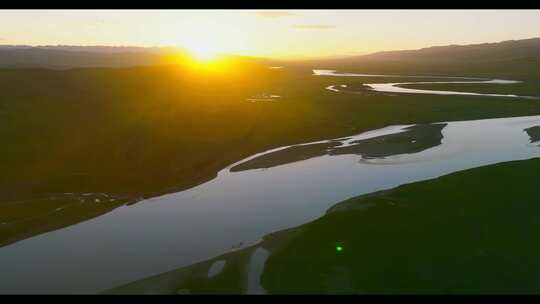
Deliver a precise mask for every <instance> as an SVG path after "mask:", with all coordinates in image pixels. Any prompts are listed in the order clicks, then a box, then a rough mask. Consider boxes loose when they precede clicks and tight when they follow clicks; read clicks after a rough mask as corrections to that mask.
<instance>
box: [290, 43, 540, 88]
mask: <svg viewBox="0 0 540 304" xmlns="http://www.w3.org/2000/svg"><path fill="white" fill-rule="evenodd" d="M300 64H303V65H309V66H316V67H318V68H332V69H348V70H351V69H354V70H361V71H362V72H365V73H373V72H377V73H381V72H384V73H409V74H411V73H413V74H447V75H453V74H455V75H470V76H472V75H480V76H482V75H485V76H490V77H505V76H511V77H517V78H527V79H530V78H537V79H539V80H540V38H531V39H522V40H509V41H502V42H496V43H481V44H470V45H447V46H433V47H427V48H422V49H417V50H401V51H385V52H377V53H373V54H368V55H359V56H349V57H344V58H337V59H317V60H306V61H303V62H301V63H300Z"/></svg>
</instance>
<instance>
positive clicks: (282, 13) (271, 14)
mask: <svg viewBox="0 0 540 304" xmlns="http://www.w3.org/2000/svg"><path fill="white" fill-rule="evenodd" d="M255 14H256V15H257V16H259V17H265V18H279V17H290V16H296V14H294V13H290V12H286V11H258V12H255Z"/></svg>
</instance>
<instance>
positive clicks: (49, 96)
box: [0, 61, 540, 245]
mask: <svg viewBox="0 0 540 304" xmlns="http://www.w3.org/2000/svg"><path fill="white" fill-rule="evenodd" d="M227 64H228V65H227V66H226V68H223V69H218V70H210V69H205V68H201V67H193V66H187V65H163V66H150V67H134V68H119V69H113V68H86V69H71V70H65V71H53V70H45V69H4V70H0V89H1V90H2V92H3V94H2V96H0V118H1V119H2V122H3V127H2V128H1V129H0V136H1V137H2V139H3V140H4V142H5V143H7V144H6V145H5V146H4V148H3V150H2V152H1V153H0V160H1V161H2V163H3V174H2V176H1V177H0V192H1V193H2V195H1V197H0V208H2V211H3V212H2V215H1V218H0V220H1V222H2V223H5V224H3V227H2V230H1V233H0V244H2V245H5V244H8V243H11V242H14V241H17V240H20V239H23V238H26V237H28V236H31V235H35V234H39V233H43V232H46V231H49V230H52V229H57V228H61V227H64V226H67V225H71V224H74V223H76V222H79V221H82V220H85V219H88V218H91V217H94V216H97V215H99V214H102V213H104V212H107V211H109V210H112V209H113V208H115V207H117V206H119V205H121V204H124V203H125V202H135V201H138V200H140V198H143V197H151V196H155V195H159V194H162V193H168V192H173V191H176V190H181V189H186V188H189V187H192V186H194V185H196V184H199V183H202V182H204V181H207V180H209V179H211V178H213V177H214V176H215V175H216V173H217V172H218V171H219V170H220V169H222V168H224V167H225V166H227V165H229V164H231V163H233V162H235V161H238V160H240V159H242V158H244V157H247V156H249V155H252V154H254V153H257V152H261V151H264V150H266V149H270V148H276V147H279V146H283V145H292V144H298V143H303V142H309V141H314V140H321V139H328V138H334V137H343V136H348V135H353V134H356V133H359V132H362V131H366V130H370V129H375V128H380V127H384V126H386V125H391V124H410V123H430V122H438V121H451V120H467V119H480V118H492V117H505V116H522V115H537V114H540V103H538V102H537V101H531V100H522V101H519V102H516V101H515V100H512V99H504V98H500V99H493V98H483V97H464V96H461V97H456V96H417V95H399V96H388V95H385V94H369V95H360V94H347V93H336V92H331V91H328V90H325V89H324V88H325V87H326V86H328V85H331V84H350V85H351V86H355V85H356V86H358V85H361V83H362V82H385V81H392V82H395V81H401V80H404V79H407V78H403V79H396V78H366V79H358V78H333V77H314V76H312V75H311V69H308V68H304V67H290V68H285V69H280V70H273V69H268V68H267V67H266V66H261V65H258V64H251V63H249V62H245V61H239V62H236V61H235V62H230V63H227ZM409 80H410V79H409ZM418 80H421V79H418ZM406 81H407V80H406ZM260 93H269V94H277V95H280V96H282V97H281V98H280V99H279V100H278V101H275V102H255V103H253V102H247V101H246V99H247V98H249V97H251V96H253V95H256V94H260ZM515 93H516V94H519V93H521V92H515ZM65 193H76V194H81V195H82V194H84V193H106V194H107V195H109V196H111V197H117V198H118V199H117V200H115V201H110V202H108V203H106V204H101V205H100V204H92V203H88V204H84V207H81V206H79V205H78V204H79V203H78V202H73V201H71V198H69V200H68V199H66V200H64V201H62V200H61V199H60V201H59V200H58V199H48V198H51V197H56V198H58V197H62V195H64V194H65ZM37 200H39V201H40V202H41V203H40V210H41V211H40V212H37V213H36V210H33V211H31V212H30V211H29V209H28V208H24V204H13V202H20V201H25V202H27V203H28V204H32V202H33V201H37ZM65 204H72V206H77V207H76V208H75V209H69V210H76V214H77V215H76V216H74V215H73V214H72V213H69V212H66V211H62V210H63V209H62V210H60V211H57V208H58V206H59V205H65ZM8 206H9V207H8ZM16 206H19V207H20V208H19V207H16ZM15 223H17V224H15Z"/></svg>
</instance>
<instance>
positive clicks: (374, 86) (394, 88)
mask: <svg viewBox="0 0 540 304" xmlns="http://www.w3.org/2000/svg"><path fill="white" fill-rule="evenodd" d="M313 75H315V76H334V77H336V76H339V77H400V78H432V77H433V78H448V79H468V80H452V81H417V82H394V83H366V84H365V85H366V86H368V87H369V88H370V89H371V90H373V91H376V92H384V93H406V94H433V95H468V96H487V97H511V98H526V99H540V97H537V96H523V95H514V94H485V93H473V92H458V91H440V90H418V89H409V88H403V87H401V86H402V85H408V84H515V83H520V82H521V81H517V80H504V79H484V78H474V77H472V78H471V77H450V76H411V75H380V74H354V73H338V72H336V71H335V70H313ZM341 88H343V85H331V86H328V87H327V88H326V89H328V90H330V91H334V92H341V91H342V89H341Z"/></svg>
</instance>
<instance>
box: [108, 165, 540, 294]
mask: <svg viewBox="0 0 540 304" xmlns="http://www.w3.org/2000/svg"><path fill="white" fill-rule="evenodd" d="M539 170H540V159H531V160H526V161H514V162H508V163H501V164H497V165H490V166H486V167H481V168H475V169H471V170H466V171H461V172H457V173H453V174H450V175H446V176H443V177H440V178H436V179H433V180H428V181H423V182H416V183H412V184H407V185H403V186H400V187H397V188H394V189H391V190H387V191H381V192H376V193H372V194H368V195H363V196H360V197H356V198H352V199H350V200H347V201H344V202H341V203H339V204H337V205H335V206H334V207H332V208H331V209H330V210H328V212H327V214H326V215H324V216H323V217H321V218H319V219H317V220H315V221H313V222H311V223H308V224H305V225H302V226H299V227H296V228H293V229H289V230H285V231H281V232H277V233H274V234H270V235H268V236H266V237H265V238H264V240H263V241H262V242H261V243H259V244H257V245H254V246H252V247H249V248H246V249H244V250H241V251H237V252H231V253H228V254H225V255H222V256H219V257H216V258H214V259H211V260H209V261H205V262H201V263H198V264H195V265H192V266H188V267H185V268H181V269H178V270H174V271H171V272H168V273H164V274H161V275H158V276H154V277H151V278H147V279H144V280H140V281H137V282H134V283H131V284H127V285H125V286H122V287H119V288H116V289H113V290H111V291H109V292H111V293H242V292H245V291H246V286H247V285H248V283H247V282H248V279H249V278H248V273H249V268H250V267H251V266H249V260H250V256H251V255H252V254H253V252H254V251H255V250H256V249H257V248H265V249H266V250H268V251H269V252H270V256H269V258H268V259H267V260H266V261H265V264H264V271H263V273H262V276H261V278H260V279H261V285H262V287H263V288H264V289H265V290H266V291H267V292H268V293H277V294H282V293H295V294H296V293H315V294H318V293H330V294H334V293H362V294H363V293H368V294H395V293H435V294H468V293H471V294H483V293H490V294H508V293H513V294H523V293H534V294H536V293H540V289H539V288H538V286H537V284H536V281H537V273H538V272H539V271H540V263H538V255H539V254H540V246H538V244H537V242H536V238H537V235H538V233H540V217H539V216H538V214H540V204H539V200H538V191H537V181H536V180H537V176H538V171H539ZM338 247H340V248H341V250H337V249H338ZM216 261H225V266H224V268H223V270H222V271H221V272H220V273H219V274H218V275H216V276H214V277H213V278H208V270H209V268H210V266H211V265H212V264H213V263H214V262H216Z"/></svg>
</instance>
